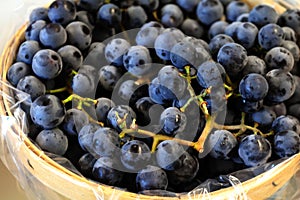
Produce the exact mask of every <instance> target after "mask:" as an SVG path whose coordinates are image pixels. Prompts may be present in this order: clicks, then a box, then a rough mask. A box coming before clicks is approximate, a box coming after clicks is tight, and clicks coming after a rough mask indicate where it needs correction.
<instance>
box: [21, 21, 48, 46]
mask: <svg viewBox="0 0 300 200" xmlns="http://www.w3.org/2000/svg"><path fill="white" fill-rule="evenodd" d="M46 24H47V23H46V21H44V20H37V21H33V22H32V23H30V24H29V25H28V26H27V28H26V31H25V39H26V40H35V41H38V42H39V41H40V31H41V30H42V29H43V28H44V27H45V26H46Z"/></svg>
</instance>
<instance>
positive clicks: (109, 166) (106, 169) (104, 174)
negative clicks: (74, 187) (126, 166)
mask: <svg viewBox="0 0 300 200" xmlns="http://www.w3.org/2000/svg"><path fill="white" fill-rule="evenodd" d="M118 165H119V164H118V162H117V161H115V160H114V159H113V158H110V157H101V158H99V159H97V161H96V162H95V164H94V166H93V170H92V173H93V178H94V179H95V180H97V181H100V182H101V183H104V184H107V185H119V184H120V183H121V181H122V178H123V176H124V172H122V171H119V170H118V167H117V166H118Z"/></svg>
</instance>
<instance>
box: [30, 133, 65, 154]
mask: <svg viewBox="0 0 300 200" xmlns="http://www.w3.org/2000/svg"><path fill="white" fill-rule="evenodd" d="M35 141H36V143H37V144H38V145H39V146H40V147H41V148H42V149H43V150H45V151H48V152H50V153H54V154H57V155H64V154H65V153H66V151H67V148H68V138H67V136H66V135H65V134H64V133H63V132H62V131H61V130H60V129H58V128H54V129H50V130H43V131H41V132H40V133H39V134H38V135H37V137H36V139H35Z"/></svg>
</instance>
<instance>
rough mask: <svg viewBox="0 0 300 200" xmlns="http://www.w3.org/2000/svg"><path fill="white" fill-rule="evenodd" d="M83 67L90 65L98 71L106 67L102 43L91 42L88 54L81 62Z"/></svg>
mask: <svg viewBox="0 0 300 200" xmlns="http://www.w3.org/2000/svg"><path fill="white" fill-rule="evenodd" d="M83 64H84V65H91V66H93V67H95V68H96V69H100V68H101V67H102V66H104V65H107V64H108V63H107V61H106V58H105V44H103V43H102V42H93V43H91V45H90V48H89V51H88V54H87V55H86V56H85V58H84V60H83Z"/></svg>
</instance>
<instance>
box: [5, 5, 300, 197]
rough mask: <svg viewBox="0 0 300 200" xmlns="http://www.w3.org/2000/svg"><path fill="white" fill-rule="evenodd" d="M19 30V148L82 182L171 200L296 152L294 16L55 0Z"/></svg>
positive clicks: (297, 23) (264, 9)
mask: <svg viewBox="0 0 300 200" xmlns="http://www.w3.org/2000/svg"><path fill="white" fill-rule="evenodd" d="M29 22H30V23H29V25H28V26H27V29H26V31H25V40H24V42H22V43H21V44H20V46H19V48H18V52H17V56H16V59H15V62H14V63H13V64H12V65H11V67H10V68H9V70H8V73H7V80H8V81H9V83H10V84H11V85H12V86H14V87H16V88H17V93H16V98H18V97H20V95H18V93H20V92H25V93H27V94H29V95H30V99H29V101H26V102H22V103H21V104H20V106H21V108H22V109H23V110H24V111H25V112H26V116H27V120H28V123H29V124H30V129H29V132H28V136H29V137H30V138H31V139H32V140H33V141H35V143H36V145H38V146H39V147H40V148H41V149H42V150H44V151H46V152H50V153H53V154H56V155H59V156H64V157H65V158H67V159H69V160H70V161H71V162H72V163H73V165H74V166H75V167H76V168H77V169H78V170H79V171H80V172H81V173H82V175H84V176H86V177H87V178H89V179H92V180H94V181H98V182H100V183H103V184H106V185H111V186H117V187H121V188H124V189H126V190H128V191H131V192H136V193H144V194H152V193H153V194H154V193H155V194H161V195H168V194H169V193H168V192H176V193H181V192H189V191H191V190H192V189H194V188H195V187H197V186H199V185H201V183H203V185H205V183H207V182H206V181H207V180H210V181H211V183H212V184H214V182H213V181H212V180H213V179H216V178H217V177H218V176H220V175H225V174H229V173H232V172H235V171H237V170H241V169H245V168H249V167H256V166H261V165H264V164H265V163H267V162H270V161H274V160H277V159H279V158H287V157H291V156H293V155H295V154H297V153H299V150H300V135H299V134H300V123H299V119H300V109H299V108H300V88H299V87H300V85H299V83H300V78H299V76H300V72H299V69H298V68H299V64H300V62H299V55H300V54H299V39H300V29H299V27H300V20H299V10H297V9H289V10H287V11H286V12H284V13H277V12H276V10H274V9H273V8H272V7H271V6H268V5H257V6H255V7H254V8H250V7H249V6H248V5H247V4H246V3H244V2H242V1H223V0H176V1H175V0H164V1H158V0H151V1H144V0H125V1H116V0H111V1H103V0H79V1H73V0H56V1H53V2H52V3H51V5H50V6H49V7H47V8H46V7H39V8H35V9H34V10H32V12H31V13H30V19H29ZM19 100H20V99H19ZM225 182H226V181H225ZM128 183H130V184H128ZM228 186H230V184H228V182H227V184H226V183H224V180H223V184H215V187H214V188H210V191H213V190H216V189H218V188H222V187H228ZM158 191H159V192H158Z"/></svg>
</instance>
